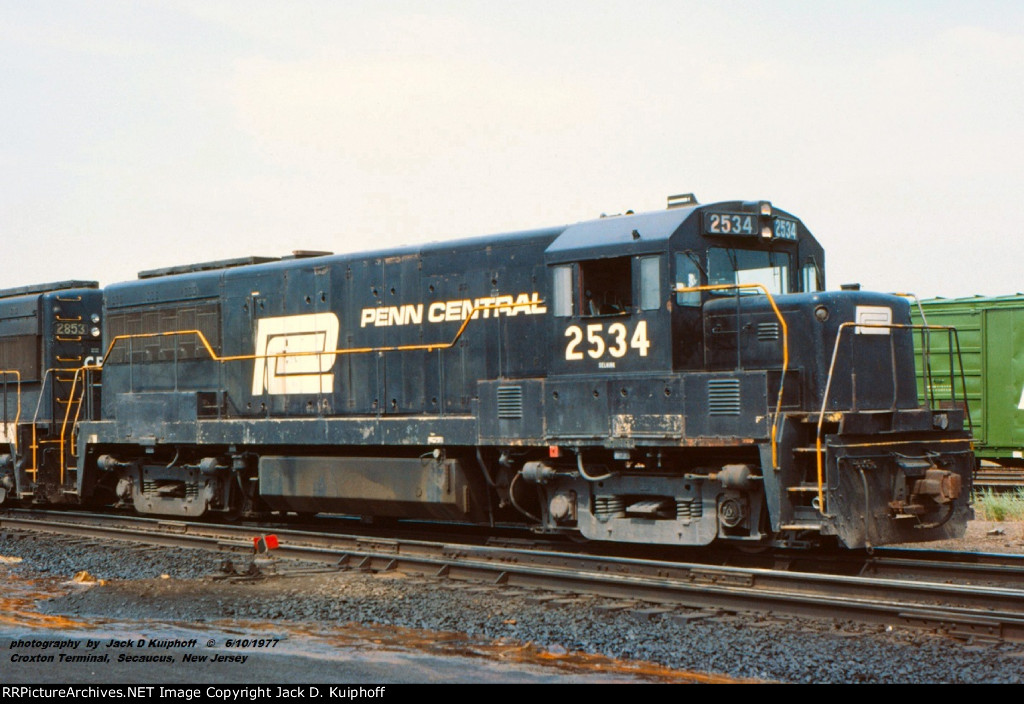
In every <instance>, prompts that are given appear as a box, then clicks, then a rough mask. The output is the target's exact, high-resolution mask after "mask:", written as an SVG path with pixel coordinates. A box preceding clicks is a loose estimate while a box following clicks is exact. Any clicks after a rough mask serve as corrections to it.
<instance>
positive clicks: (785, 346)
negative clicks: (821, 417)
mask: <svg viewBox="0 0 1024 704" xmlns="http://www.w3.org/2000/svg"><path fill="white" fill-rule="evenodd" d="M752 288H753V289H760V290H761V291H762V292H763V293H764V295H766V296H767V297H768V303H770V304H771V307H772V310H773V311H775V317H776V318H778V319H779V325H780V326H781V327H782V377H781V378H780V379H779V395H778V398H777V399H776V401H775V414H774V415H773V416H772V469H778V468H779V456H778V438H777V437H776V436H777V434H778V425H779V416H780V415H782V390H783V388H784V387H785V385H786V372H787V371H788V370H789V328H788V327H786V319H785V318H783V317H782V312H781V311H780V310H779V307H778V306H777V305H776V304H775V297H774V296H772V293H771V291H769V290H768V288H767V287H766V286H765V285H764V284H755V283H750V284H716V285H714V286H676V289H675V291H676V293H690V292H693V291H721V290H722V289H752Z"/></svg>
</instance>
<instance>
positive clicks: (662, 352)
mask: <svg viewBox="0 0 1024 704" xmlns="http://www.w3.org/2000/svg"><path fill="white" fill-rule="evenodd" d="M545 254H546V262H547V264H548V266H549V268H550V270H551V282H552V301H553V305H552V318H551V323H552V326H553V329H552V340H553V341H554V343H555V344H553V346H552V355H553V356H552V360H551V374H549V376H548V379H547V382H546V390H547V392H548V393H547V398H546V403H547V411H548V412H547V421H548V426H547V431H548V440H549V442H551V443H552V444H553V445H555V446H556V447H555V449H553V453H555V454H556V455H558V454H559V453H561V452H563V451H565V453H566V455H567V456H568V458H569V459H563V460H561V461H558V460H549V461H545V462H538V463H535V464H533V465H531V466H529V467H528V471H527V472H525V476H528V477H529V478H530V479H531V480H533V481H534V482H536V483H537V484H540V485H541V486H542V489H543V491H544V493H545V496H546V497H547V505H546V506H543V507H542V508H544V510H545V516H544V521H545V524H546V526H547V527H548V528H549V529H553V530H557V529H560V528H564V527H572V528H576V529H578V530H579V531H580V532H582V533H583V535H585V536H586V537H588V538H592V539H604V540H638V541H643V542H663V543H671V544H679V543H683V544H706V543H709V542H712V541H713V540H728V541H738V542H750V541H753V542H761V541H764V540H767V539H768V537H769V536H775V539H776V540H779V541H781V542H784V543H786V542H800V541H803V540H812V541H817V540H819V539H821V538H822V537H823V536H836V537H837V538H838V540H839V541H840V542H842V543H843V544H845V545H847V546H848V547H857V546H862V545H869V544H877V543H885V542H899V541H904V540H924V539H927V538H929V537H936V536H941V535H946V534H949V535H953V534H956V533H957V532H958V531H961V530H962V529H963V527H964V522H965V521H966V518H967V517H968V516H969V513H970V511H969V508H968V507H967V495H966V494H965V492H964V487H965V486H967V485H968V483H969V481H970V468H971V459H970V448H969V444H968V440H967V438H968V435H967V433H965V432H964V430H963V413H962V412H958V411H954V412H953V413H947V412H941V413H940V412H932V411H930V410H929V409H926V408H924V409H922V408H921V407H920V406H919V403H918V398H917V387H916V376H915V370H914V362H913V358H912V354H913V352H912V341H911V331H910V330H909V329H908V327H907V326H908V325H909V322H910V321H909V310H908V305H907V303H906V302H905V301H904V300H903V299H900V298H897V297H895V296H888V295H884V294H874V293H866V292H859V291H858V292H845V291H844V292H831V293H826V292H825V291H824V290H823V289H824V271H823V267H824V252H823V250H822V248H821V246H820V245H819V244H818V243H817V241H816V240H815V239H814V238H813V236H811V234H810V233H809V232H808V231H807V229H806V228H805V227H804V225H803V223H802V222H800V221H799V220H798V219H796V218H794V217H793V216H791V215H789V214H788V213H785V212H782V211H778V210H776V209H774V208H773V207H772V205H771V204H770V203H767V202H764V201H760V202H729V203H717V204H713V205H709V206H696V205H688V207H682V208H670V209H669V210H667V211H664V212H661V213H650V214H643V215H627V216H619V217H613V218H604V219H601V220H598V221H593V222H587V223H581V224H579V225H576V226H573V227H570V228H568V229H567V230H566V231H565V232H564V233H563V234H562V235H561V236H560V237H559V238H558V239H556V240H555V241H554V242H553V243H552V245H551V246H549V247H548V249H547V251H546V253H545ZM855 323H861V325H854V324H855ZM851 326H854V327H851ZM559 343H561V344H559ZM940 426H941V427H942V428H943V429H944V430H948V433H947V434H946V436H945V437H941V438H939V437H936V436H935V435H934V431H935V429H937V428H939V427H940ZM857 429H859V430H857ZM867 433H875V434H882V435H883V438H882V440H881V441H879V439H878V438H877V437H876V438H874V441H872V439H871V438H869V437H868V436H867ZM889 444H891V446H889ZM595 445H600V446H601V447H595ZM880 446H886V449H885V450H884V451H881V452H877V451H874V450H869V449H867V448H870V447H880ZM584 448H586V449H584ZM574 463H575V465H576V466H575V467H573V464H574ZM588 464H590V465H592V466H591V467H590V468H589V469H588ZM835 506H842V507H845V508H844V510H842V511H836V512H833V511H830V510H829V509H830V508H832V507H835ZM567 507H568V508H567Z"/></svg>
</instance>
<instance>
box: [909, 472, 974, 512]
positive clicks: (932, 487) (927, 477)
mask: <svg viewBox="0 0 1024 704" xmlns="http://www.w3.org/2000/svg"><path fill="white" fill-rule="evenodd" d="M961 488H962V481H961V479H960V475H959V474H954V473H953V472H950V471H947V470H945V469H938V468H937V467H932V468H931V469H929V470H927V471H926V472H925V473H924V478H922V479H918V480H917V481H915V482H914V485H913V490H912V493H913V494H915V495H917V496H927V497H928V498H930V499H931V500H932V501H934V502H935V503H937V504H947V503H949V502H950V501H954V500H956V499H957V498H959V496H960V491H961Z"/></svg>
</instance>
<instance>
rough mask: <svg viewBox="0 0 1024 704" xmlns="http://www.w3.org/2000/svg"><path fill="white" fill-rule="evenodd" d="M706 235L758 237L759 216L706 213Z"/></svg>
mask: <svg viewBox="0 0 1024 704" xmlns="http://www.w3.org/2000/svg"><path fill="white" fill-rule="evenodd" d="M704 234H706V235H758V234H760V231H759V230H758V225H757V215H754V214H753V213H704Z"/></svg>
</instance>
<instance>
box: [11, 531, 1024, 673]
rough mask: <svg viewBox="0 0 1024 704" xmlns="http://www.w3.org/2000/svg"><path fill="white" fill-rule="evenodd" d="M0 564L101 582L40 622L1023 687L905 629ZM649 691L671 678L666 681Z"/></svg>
mask: <svg viewBox="0 0 1024 704" xmlns="http://www.w3.org/2000/svg"><path fill="white" fill-rule="evenodd" d="M981 535H983V536H984V535H985V534H984V533H982V534H981ZM993 538H994V540H998V541H1001V544H1004V545H1005V546H1006V547H1004V548H1003V549H1013V548H1014V543H1015V541H1016V540H1017V539H1018V538H1017V537H1016V536H1015V535H1014V536H1007V535H1006V533H1005V531H1004V533H1003V534H1002V535H999V536H994V537H993ZM0 556H4V557H7V558H11V557H13V558H21V561H20V562H17V563H15V564H5V565H0V575H3V574H4V573H5V572H7V573H8V576H9V577H14V576H36V575H50V576H52V577H59V578H63V579H68V578H70V577H71V576H72V575H74V574H76V573H79V572H82V571H86V572H87V573H88V574H89V575H91V576H92V577H95V578H97V579H101V580H104V583H103V584H100V585H96V586H92V587H89V588H81V587H76V588H74V589H71V590H70V591H68V592H67V593H65V594H64V595H63V596H58V597H56V598H52V599H50V600H48V601H45V602H42V603H41V604H39V606H38V608H39V609H40V610H41V611H43V612H45V613H47V614H61V615H65V616H69V617H73V618H78V619H94V620H95V619H111V620H114V621H117V622H122V623H123V622H135V621H146V622H153V621H157V622H164V623H172V624H193V625H197V624H206V625H209V626H218V627H223V626H224V624H225V622H227V621H241V622H244V623H249V624H252V623H257V624H266V626H267V627H270V628H278V629H285V628H293V627H294V628H306V629H307V631H308V630H309V629H313V630H315V631H316V632H317V633H320V634H324V633H328V632H329V631H330V629H331V628H337V629H342V630H345V629H347V630H349V631H351V629H352V625H353V624H362V625H377V626H381V627H384V628H391V629H394V628H402V629H417V632H418V633H419V635H418V636H416V638H414V637H413V636H411V635H410V633H411V632H405V633H404V636H403V637H404V639H405V641H406V642H409V641H412V640H415V639H417V638H418V640H419V641H420V642H421V643H430V642H431V641H445V642H448V643H452V642H457V643H458V644H459V645H458V646H457V647H458V649H459V650H460V651H471V652H475V653H478V656H477V657H478V658H488V657H492V656H493V652H494V651H493V650H491V648H493V647H494V646H495V645H496V644H497V645H498V646H505V647H506V648H507V647H513V646H517V647H523V646H524V645H525V644H530V646H529V649H530V650H531V651H532V652H536V653H539V654H542V655H544V656H545V657H546V658H547V659H548V660H549V661H550V660H551V658H553V657H561V656H568V655H570V654H574V653H585V654H591V655H595V656H604V657H606V658H614V659H616V660H622V661H627V664H628V663H629V662H633V661H644V662H646V663H651V664H654V665H658V666H661V667H664V668H668V669H671V670H680V671H689V672H694V673H704V674H707V675H724V676H726V677H731V678H736V679H739V680H754V681H769V682H786V683H858V682H865V683H1014V684H1019V683H1024V645H1022V644H1013V643H1009V644H1007V643H988V642H984V641H981V640H979V641H977V642H973V641H970V640H968V641H964V640H958V639H953V638H950V637H945V636H941V635H934V634H929V633H925V632H922V631H915V630H908V629H903V628H892V627H882V626H865V625H858V624H851V623H845V622H838V621H831V620H816V619H802V618H795V617H783V616H775V615H771V614H763V613H739V614H730V613H721V612H716V613H709V612H704V611H689V612H688V611H684V610H674V611H665V610H660V609H655V608H651V607H650V606H649V605H647V606H645V605H639V604H638V605H625V606H626V608H623V607H624V605H623V604H622V603H621V602H615V601H611V600H603V599H590V598H584V599H573V598H551V597H550V596H549V595H540V594H537V593H533V592H529V591H525V590H516V589H507V588H501V587H490V588H482V587H479V586H478V585H465V584H460V583H450V582H446V581H444V580H434V579H422V578H418V577H411V576H406V575H403V574H400V573H384V574H379V575H374V574H369V573H363V572H359V571H344V572H335V571H323V570H322V569H316V570H314V569H310V566H304V565H300V564H298V563H290V562H278V563H273V564H271V569H270V570H269V571H270V572H273V571H275V569H276V571H277V572H278V573H277V574H266V575H265V576H264V577H262V578H259V579H242V578H225V576H224V572H223V570H222V567H223V565H222V563H223V561H224V556H223V555H220V554H216V553H210V552H204V551H197V550H184V549H177V548H173V549H167V548H140V547H136V546H128V545H115V544H102V545H101V544H97V543H94V542H89V541H85V542H83V541H78V542H74V543H69V542H68V541H67V540H66V539H62V538H58V537H51V536H46V535H36V534H23V533H6V534H4V535H3V536H2V537H0ZM233 559H234V560H235V562H236V563H238V564H236V568H240V567H242V566H243V565H242V564H241V563H242V562H244V558H243V559H242V560H239V558H233ZM453 634H458V635H453ZM72 637H74V636H72ZM78 637H84V636H81V635H80V636H78ZM399 640H401V639H399ZM396 642H397V641H396ZM416 647H419V646H416ZM499 650H500V648H499ZM489 653H490V655H489ZM491 676H492V677H493V674H492V675H491ZM457 679H458V681H474V675H473V673H472V672H471V671H463V672H462V674H460V675H458V676H457ZM653 679H654V680H656V681H665V680H666V679H667V680H669V681H671V679H672V677H671V675H666V674H665V673H662V674H661V675H658V676H654V677H653Z"/></svg>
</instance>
